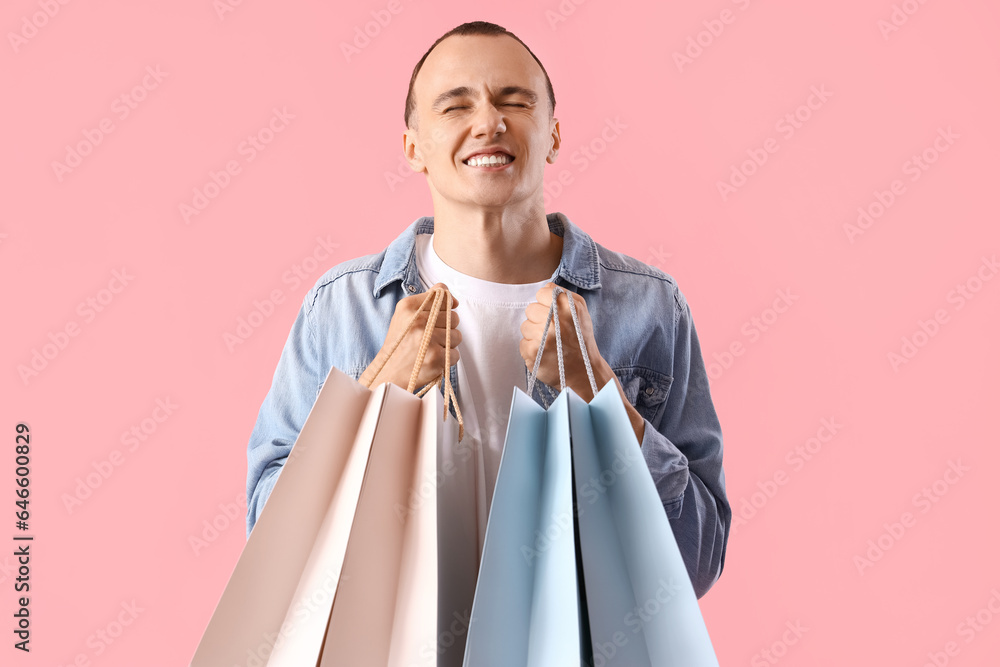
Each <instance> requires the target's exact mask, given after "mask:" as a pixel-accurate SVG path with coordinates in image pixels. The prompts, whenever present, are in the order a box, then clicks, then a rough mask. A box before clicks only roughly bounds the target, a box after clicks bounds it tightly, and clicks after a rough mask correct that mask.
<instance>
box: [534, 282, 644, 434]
mask: <svg viewBox="0 0 1000 667" xmlns="http://www.w3.org/2000/svg"><path fill="white" fill-rule="evenodd" d="M554 287H556V285H555V283H551V282H550V283H548V284H547V285H545V287H543V288H541V289H540V290H538V292H537V294H536V295H535V298H536V299H537V301H536V302H535V303H532V304H529V305H528V307H527V308H526V309H525V311H524V314H525V318H526V319H525V320H524V322H522V323H521V344H520V347H519V350H520V352H521V357H522V358H523V359H524V363H525V366H527V368H528V372H529V373H530V372H531V370H532V369H533V368H534V367H535V357H537V356H538V347H539V345H540V344H541V340H542V330H543V329H544V328H545V321H546V320H547V319H548V317H549V308H550V307H551V304H552V290H553V288H554ZM563 290H564V291H563V293H561V294H560V295H559V297H558V299H557V301H556V309H557V313H556V314H557V317H559V330H560V332H561V334H562V342H563V345H562V347H563V368H564V370H565V373H566V385H567V386H568V387H570V388H572V389H573V391H574V392H576V393H577V394H578V395H579V396H580V397H581V398H583V400H585V401H587V402H588V403H589V402H590V401H591V400H592V399H593V398H594V392H593V391H592V390H591V387H590V380H589V379H588V378H587V367H586V365H585V364H584V362H583V353H582V351H581V349H580V342H579V340H578V339H577V335H576V327H575V326H574V325H573V315H572V313H571V312H570V308H569V298H570V297H571V298H572V299H573V301H574V304H575V305H576V313H577V315H578V317H579V321H580V330H581V332H582V333H583V342H584V345H585V346H586V349H587V355H588V356H589V358H590V364H591V367H592V368H593V371H594V379H595V380H596V381H597V389H598V390H600V389H601V388H603V387H604V385H605V384H607V383H608V381H609V380H611V379H612V378H613V379H614V380H615V384H616V385H617V386H618V393H619V394H620V395H621V398H622V402H623V403H624V405H625V410H626V412H627V413H628V416H629V421H630V422H631V424H632V429H633V431H635V435H636V438H637V440H638V442H639V443H640V445H641V444H642V438H643V435H644V432H645V421H644V420H643V418H642V417H641V416H640V415H639V413H638V412H637V411H636V409H635V408H634V407H633V406H632V404H631V403H629V402H628V399H626V398H625V392H624V390H623V389H622V386H621V383H620V382H618V378H617V376H615V374H614V372H613V371H612V370H611V366H610V365H609V364H608V363H607V362H606V361H605V360H604V357H602V356H601V353H600V350H598V349H597V342H596V341H595V340H594V325H593V323H592V322H591V320H590V313H589V312H588V311H587V302H586V301H584V299H583V297H582V296H580V295H579V294H576V293H574V292H570V291H569V290H567V289H565V288H563ZM537 378H538V380H539V381H541V382H544V383H545V384H547V385H548V386H550V387H552V388H558V387H559V360H558V356H557V353H556V328H555V324H554V323H552V322H550V323H549V331H548V335H547V336H546V339H545V350H544V351H543V352H542V361H541V363H539V365H538V376H537Z"/></svg>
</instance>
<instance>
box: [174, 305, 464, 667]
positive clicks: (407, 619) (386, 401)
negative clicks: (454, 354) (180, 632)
mask: <svg viewBox="0 0 1000 667" xmlns="http://www.w3.org/2000/svg"><path fill="white" fill-rule="evenodd" d="M439 292H440V290H439ZM443 296H445V295H441V296H438V295H436V294H433V293H432V294H429V295H428V299H430V298H431V297H434V299H435V301H434V306H433V307H432V317H431V318H430V319H429V322H428V329H427V330H426V331H425V339H427V338H428V337H429V335H430V329H431V327H433V326H434V324H435V321H436V315H437V308H438V307H439V305H440V302H441V301H442V300H443ZM446 296H447V299H448V301H447V303H448V305H450V301H451V296H450V294H447V295H446ZM449 319H450V317H449ZM411 325H412V321H411ZM397 344H398V341H397ZM394 349H395V348H394ZM423 349H426V347H424V348H423ZM422 360H423V353H421V354H419V355H418V359H417V362H416V364H415V367H414V372H413V376H412V378H411V383H410V384H411V387H410V390H409V391H404V390H403V389H401V388H400V387H398V386H395V385H392V384H383V385H381V386H379V387H378V388H376V389H375V390H374V391H371V390H369V389H367V388H365V387H363V386H361V385H360V384H358V383H357V382H355V381H354V380H353V378H350V377H349V376H347V375H345V374H344V373H342V372H341V371H339V370H338V369H336V368H334V369H331V370H330V373H329V375H328V377H327V380H326V382H325V383H324V385H323V388H322V389H321V391H320V394H319V396H318V397H317V399H316V402H315V404H314V405H313V408H312V410H311V411H310V413H309V416H308V418H307V419H306V423H305V424H304V425H303V428H302V430H301V432H300V434H299V437H298V439H297V440H296V442H295V444H294V446H293V447H292V450H291V452H290V454H289V457H288V459H287V460H286V462H285V465H284V467H283V470H282V472H281V474H280V475H279V477H278V480H277V482H276V483H275V485H274V488H273V490H272V492H271V496H270V498H269V499H268V501H267V503H266V505H265V506H264V509H263V510H262V511H261V515H260V519H259V520H258V522H257V524H256V525H255V527H254V530H253V531H252V532H251V534H250V538H249V540H248V542H247V545H246V546H245V547H244V550H243V553H242V554H241V556H240V559H239V561H238V562H237V565H236V568H235V569H234V572H233V574H232V576H231V577H230V580H229V583H228V584H227V586H226V589H225V591H224V592H223V595H222V599H221V600H220V601H219V603H218V605H217V607H216V610H215V613H214V614H213V616H212V619H211V621H210V622H209V625H208V627H207V628H206V630H205V633H204V635H203V637H202V641H201V643H200V645H199V646H198V649H197V651H196V653H195V655H194V657H193V658H192V661H191V663H190V664H191V667H209V666H211V667H217V666H220V665H248V667H249V666H262V665H267V666H268V667H277V666H288V667H291V666H292V665H294V666H295V667H301V666H302V665H335V664H336V665H340V664H352V665H383V664H392V665H401V666H402V665H407V666H408V665H428V666H431V665H437V664H438V663H437V652H436V651H435V650H434V648H435V647H436V645H437V644H438V643H439V642H438V635H439V634H440V633H439V631H438V625H439V623H438V616H439V609H440V608H441V606H442V605H443V604H445V605H448V606H450V605H460V604H461V602H456V601H455V599H454V598H455V595H456V593H455V592H453V589H455V588H456V587H455V586H448V585H446V586H443V587H439V585H438V571H439V567H440V563H439V559H438V554H439V544H438V540H439V539H441V537H442V536H441V534H439V531H438V526H437V507H438V506H437V494H436V493H430V494H425V495H426V496H427V497H426V498H424V500H423V501H422V502H419V503H414V502H413V497H414V494H415V493H420V489H421V488H426V486H427V484H428V483H429V484H431V485H432V486H431V488H433V489H436V488H437V483H438V470H437V463H438V457H439V452H440V451H441V450H442V447H445V448H447V447H448V446H450V445H447V443H449V442H453V441H454V440H455V439H456V438H455V436H456V429H457V430H458V435H459V437H460V435H461V432H460V431H461V423H459V424H458V425H455V424H454V422H453V421H452V422H449V421H448V420H447V417H448V413H447V410H446V409H444V407H443V402H442V397H441V395H440V394H438V393H437V392H429V393H427V395H426V396H424V398H423V399H421V398H419V395H418V396H414V395H413V393H412V391H413V383H414V381H415V378H416V375H417V371H418V370H419V364H420V363H422ZM445 361H446V364H447V363H448V361H449V360H448V359H447V358H446V360H445ZM439 377H442V378H443V379H444V380H445V384H446V387H445V390H446V391H445V394H446V397H449V396H450V397H451V398H452V399H453V398H454V392H453V390H452V388H451V385H450V382H447V374H442V376H439ZM432 386H433V384H432V385H428V386H427V387H425V389H424V391H423V392H421V395H422V394H424V393H425V392H426V391H427V389H430V388H431V387H432ZM457 410H458V409H457V406H456V411H457ZM458 417H459V422H460V421H461V415H460V413H458ZM446 534H447V533H445V535H446ZM445 543H447V539H445ZM474 585H475V584H474V581H473V582H472V584H471V587H474ZM466 589H467V590H466ZM458 590H460V591H461V592H462V594H467V595H471V588H470V587H469V586H464V587H458ZM468 604H469V605H471V597H470V599H469V601H468Z"/></svg>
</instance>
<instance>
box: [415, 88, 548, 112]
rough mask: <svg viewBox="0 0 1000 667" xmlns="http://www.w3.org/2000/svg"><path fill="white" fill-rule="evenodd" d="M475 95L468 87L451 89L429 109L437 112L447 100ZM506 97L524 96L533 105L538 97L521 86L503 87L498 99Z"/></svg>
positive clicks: (441, 95)
mask: <svg viewBox="0 0 1000 667" xmlns="http://www.w3.org/2000/svg"><path fill="white" fill-rule="evenodd" d="M474 95H475V91H473V90H472V88H470V87H469V86H459V87H457V88H452V89H451V90H448V91H445V92H443V93H441V94H440V95H438V96H437V98H435V100H434V104H433V105H432V106H431V109H433V110H435V111H436V110H438V109H440V108H441V107H442V106H444V105H445V103H447V102H448V101H449V100H452V99H454V98H456V97H472V96H474ZM508 95H524V96H525V97H526V98H528V100H529V101H530V102H531V103H532V104H534V103H536V102H537V101H538V95H536V94H535V91H533V90H531V89H530V88H524V87H523V86H504V87H503V88H501V89H500V93H499V94H498V95H497V96H498V97H507V96H508Z"/></svg>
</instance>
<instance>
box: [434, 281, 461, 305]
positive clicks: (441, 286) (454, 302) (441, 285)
mask: <svg viewBox="0 0 1000 667" xmlns="http://www.w3.org/2000/svg"><path fill="white" fill-rule="evenodd" d="M434 289H448V286H447V285H445V284H444V283H435V284H434V285H433V286H432V287H431V290H434ZM428 291H430V290H428ZM448 293H449V294H451V307H452V308H458V299H456V298H455V295H454V294H452V293H451V290H448ZM432 301H433V299H432Z"/></svg>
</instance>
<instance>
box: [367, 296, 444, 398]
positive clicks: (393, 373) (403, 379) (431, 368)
mask: <svg viewBox="0 0 1000 667" xmlns="http://www.w3.org/2000/svg"><path fill="white" fill-rule="evenodd" d="M434 287H435V288H436V287H445V285H444V284H443V283H438V284H436V285H434ZM432 289H433V288H432ZM426 298H427V293H426V292H424V293H422V294H414V295H413V296H408V297H404V298H403V299H400V301H399V302H398V303H397V304H396V310H395V312H394V313H393V315H392V320H391V321H390V322H389V332H388V333H387V334H386V336H385V342H383V343H382V349H380V350H379V352H378V354H377V355H375V359H373V360H372V362H371V364H369V365H368V368H366V369H365V371H364V373H362V374H361V377H360V378H358V381H359V382H360V383H361V384H364V385H366V386H369V387H372V388H374V387H377V386H379V385H380V384H382V383H383V382H392V383H393V384H396V385H399V386H400V387H402V388H403V389H406V388H407V386H408V385H409V383H410V375H411V374H412V373H413V364H414V363H415V362H416V360H417V352H419V351H420V341H421V339H423V337H424V328H425V327H426V326H427V319H428V318H429V317H430V308H431V304H432V303H433V302H434V298H433V297H431V298H430V300H428V301H427V305H425V306H424V307H423V309H422V310H420V313H419V314H418V315H417V319H416V321H414V323H413V326H412V327H411V328H410V330H409V331H408V332H407V333H406V335H405V336H404V337H403V340H402V341H401V342H400V343H399V347H397V348H396V351H395V352H393V353H392V356H391V357H389V360H388V362H387V363H386V364H385V365H384V366H383V367H382V370H380V371H379V373H378V375H377V376H376V377H375V378H374V380H372V381H371V382H370V383H369V382H368V380H370V379H371V375H372V373H374V371H375V369H376V368H378V367H379V365H380V364H381V363H382V360H383V359H385V358H386V357H387V356H388V353H389V349H390V348H391V347H392V344H393V343H394V342H395V341H396V339H397V338H399V334H400V333H402V331H403V329H405V328H406V325H407V323H409V321H410V318H412V317H413V314H414V313H416V312H417V310H418V309H419V308H420V304H421V303H423V301H424V299H426ZM451 302H452V308H455V307H457V306H458V299H456V298H455V297H454V296H453V297H452V299H451ZM444 306H445V304H442V305H441V308H440V310H439V311H438V317H437V322H436V325H435V327H434V333H433V334H432V335H431V339H430V344H429V345H428V347H427V352H426V354H425V355H424V361H423V363H422V364H421V366H420V371H419V373H418V374H417V383H416V387H417V388H418V389H419V388H420V387H423V386H424V385H426V384H427V383H429V382H433V381H434V380H435V379H436V378H437V377H438V376H440V375H441V372H442V371H443V370H444V352H445V335H446V334H447V329H446V324H445V322H446V320H445V312H444ZM461 342H462V334H461V332H459V330H458V314H457V313H454V312H453V313H452V314H451V365H452V366H454V365H455V364H456V363H458V357H459V354H458V350H457V349H456V348H457V347H458V344H459V343H461Z"/></svg>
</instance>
